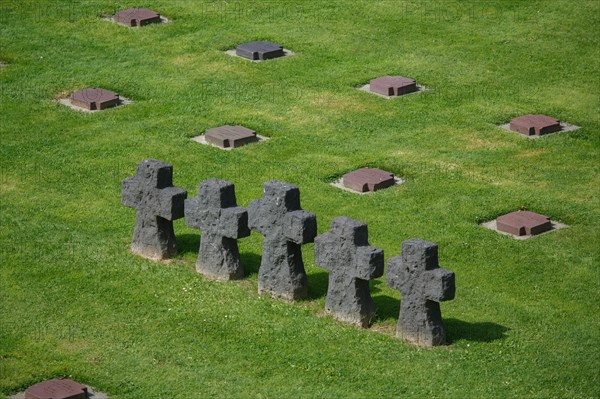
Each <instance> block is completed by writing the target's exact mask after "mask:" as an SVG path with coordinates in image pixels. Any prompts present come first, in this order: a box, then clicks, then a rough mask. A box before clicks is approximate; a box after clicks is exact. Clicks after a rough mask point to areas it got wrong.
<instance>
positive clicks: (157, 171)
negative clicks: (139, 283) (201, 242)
mask: <svg viewBox="0 0 600 399" xmlns="http://www.w3.org/2000/svg"><path fill="white" fill-rule="evenodd" d="M186 197H187V192H186V191H185V190H182V189H180V188H179V187H174V186H173V166H171V165H169V164H168V163H165V162H161V161H158V160H156V159H147V160H145V161H142V162H140V163H138V165H137V170H136V174H135V175H134V176H131V177H128V178H126V179H125V180H123V185H122V190H121V202H122V203H123V205H125V206H128V207H131V208H136V210H137V212H136V216H135V229H134V231H133V242H132V244H131V251H132V252H133V253H136V254H138V255H141V256H144V257H147V258H151V259H157V260H160V259H166V258H171V257H173V256H175V254H176V253H177V247H176V244H175V233H174V231H173V220H176V219H180V218H182V217H183V205H184V201H185V199H186Z"/></svg>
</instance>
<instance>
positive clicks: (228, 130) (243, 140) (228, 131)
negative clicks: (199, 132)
mask: <svg viewBox="0 0 600 399" xmlns="http://www.w3.org/2000/svg"><path fill="white" fill-rule="evenodd" d="M204 137H205V138H206V141H207V142H209V143H211V144H214V145H216V146H219V147H221V148H229V147H233V148H236V147H241V146H243V145H246V144H249V143H255V142H257V141H258V137H256V132H255V131H254V130H251V129H248V128H245V127H243V126H230V125H225V126H220V127H215V128H212V129H208V130H207V131H206V133H205V134H204Z"/></svg>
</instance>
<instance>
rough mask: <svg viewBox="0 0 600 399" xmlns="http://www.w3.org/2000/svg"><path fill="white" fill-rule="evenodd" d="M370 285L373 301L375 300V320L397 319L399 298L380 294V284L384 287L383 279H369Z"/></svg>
mask: <svg viewBox="0 0 600 399" xmlns="http://www.w3.org/2000/svg"><path fill="white" fill-rule="evenodd" d="M370 285H371V294H373V295H372V297H373V301H374V302H375V306H377V315H376V318H375V321H376V322H377V321H383V320H387V319H397V318H398V314H399V313H400V299H398V298H394V297H391V296H389V295H384V294H381V292H382V286H383V287H385V282H384V281H381V280H371V284H370Z"/></svg>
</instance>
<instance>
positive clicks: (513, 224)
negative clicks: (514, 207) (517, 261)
mask: <svg viewBox="0 0 600 399" xmlns="http://www.w3.org/2000/svg"><path fill="white" fill-rule="evenodd" d="M496 228H497V229H498V230H499V231H504V232H506V233H510V234H513V235H516V236H525V235H536V234H540V233H543V232H545V231H548V230H551V229H552V222H551V221H550V218H549V217H548V216H544V215H540V214H539V213H535V212H530V211H516V212H511V213H507V214H506V215H502V216H499V217H498V218H497V219H496Z"/></svg>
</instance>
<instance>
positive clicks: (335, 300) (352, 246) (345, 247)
mask: <svg viewBox="0 0 600 399" xmlns="http://www.w3.org/2000/svg"><path fill="white" fill-rule="evenodd" d="M315 262H316V263H317V265H319V266H321V267H323V268H325V269H327V270H329V286H328V288H327V301H326V304H325V310H326V311H327V312H328V313H330V314H332V315H333V316H334V317H335V318H337V319H339V320H342V321H346V322H349V323H352V324H356V325H359V326H361V327H368V326H369V325H370V324H371V322H372V321H373V319H374V317H375V303H374V302H373V299H372V298H371V293H370V289H369V280H371V279H374V278H377V277H381V276H382V275H383V264H384V262H383V250H381V249H379V248H375V247H372V246H370V245H369V241H368V230H367V225H366V223H363V222H359V221H357V220H354V219H350V218H348V217H345V216H342V217H338V218H335V219H333V220H332V221H331V231H330V232H327V233H324V234H321V235H320V236H318V237H317V238H315Z"/></svg>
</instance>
